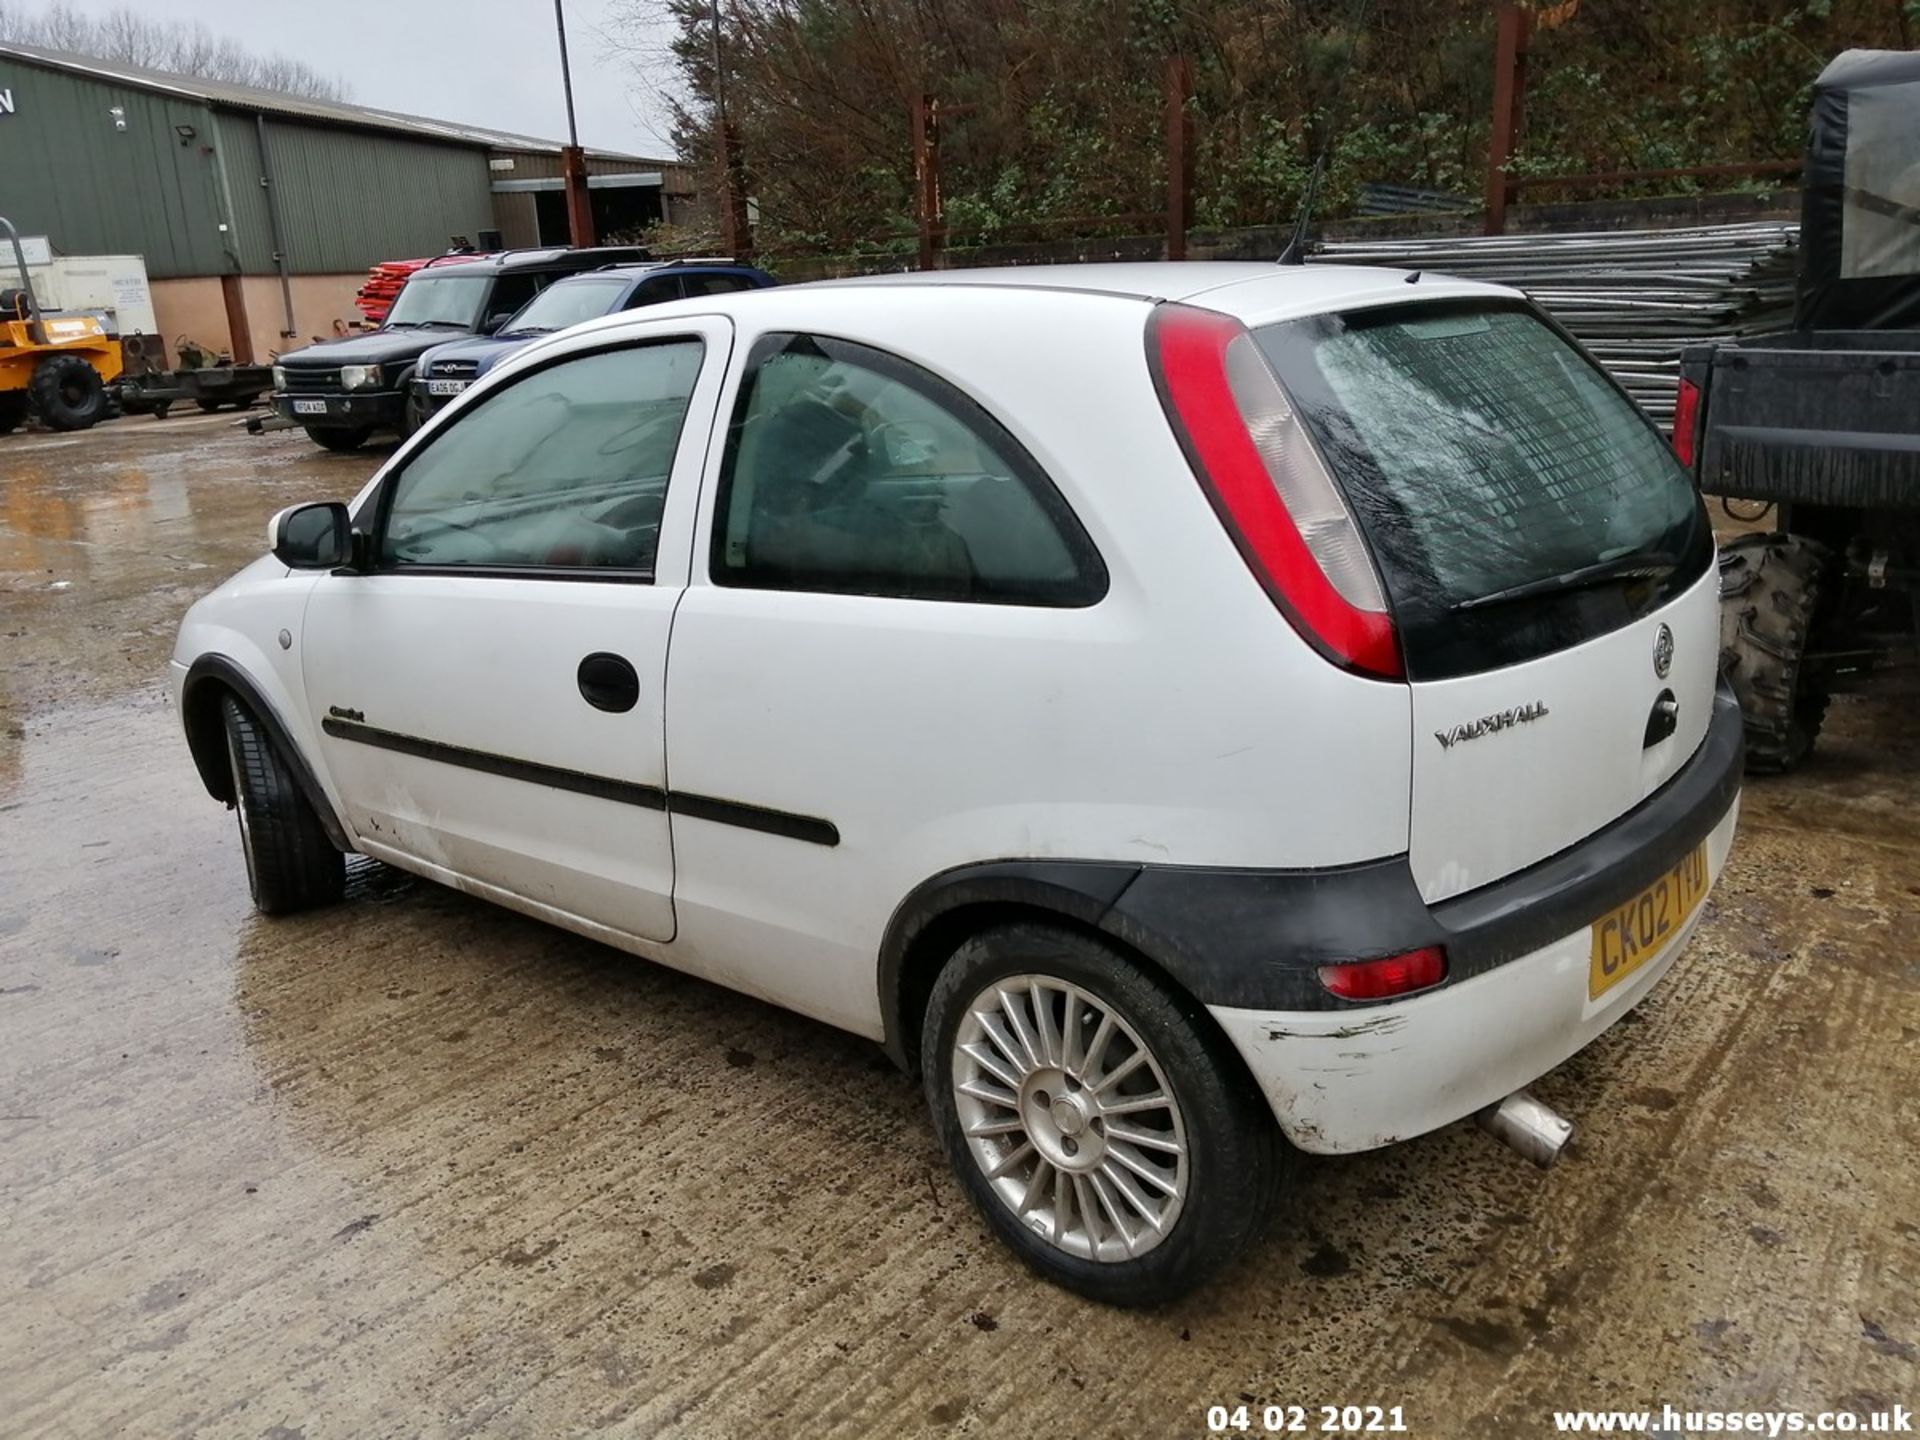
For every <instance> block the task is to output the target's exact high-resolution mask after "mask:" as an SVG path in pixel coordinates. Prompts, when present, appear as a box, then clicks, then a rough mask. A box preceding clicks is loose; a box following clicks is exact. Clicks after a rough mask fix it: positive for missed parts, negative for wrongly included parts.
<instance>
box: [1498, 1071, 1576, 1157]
mask: <svg viewBox="0 0 1920 1440" xmlns="http://www.w3.org/2000/svg"><path fill="white" fill-rule="evenodd" d="M1474 1118H1475V1119H1476V1120H1478V1121H1479V1122H1480V1128H1481V1129H1482V1130H1484V1131H1486V1132H1487V1133H1488V1134H1489V1135H1491V1136H1493V1138H1494V1139H1496V1140H1499V1141H1501V1142H1502V1143H1504V1144H1506V1145H1509V1146H1511V1147H1512V1148H1513V1149H1515V1150H1517V1151H1519V1152H1520V1153H1521V1154H1522V1155H1524V1156H1526V1157H1527V1159H1529V1160H1531V1161H1532V1162H1533V1163H1534V1164H1536V1165H1538V1166H1539V1167H1540V1168H1541V1169H1542V1170H1548V1169H1551V1168H1552V1166H1553V1162H1554V1161H1556V1160H1558V1159H1559V1158H1560V1152H1561V1150H1562V1149H1564V1148H1565V1147H1566V1143H1567V1141H1569V1140H1571V1139H1572V1138H1573V1122H1572V1121H1571V1120H1569V1119H1567V1117H1566V1116H1564V1115H1562V1114H1561V1113H1560V1112H1559V1111H1557V1110H1555V1109H1553V1108H1551V1107H1550V1106H1547V1105H1543V1104H1541V1103H1540V1102H1539V1101H1538V1100H1536V1099H1534V1098H1533V1096H1531V1095H1529V1094H1528V1093H1527V1092H1526V1091H1524V1090H1516V1091H1514V1092H1513V1094H1511V1095H1509V1096H1507V1098H1506V1099H1504V1100H1502V1101H1501V1102H1500V1103H1499V1104H1498V1105H1489V1106H1488V1107H1487V1108H1486V1109H1484V1110H1482V1111H1481V1112H1480V1113H1479V1114H1478V1115H1477V1116H1475V1117H1474Z"/></svg>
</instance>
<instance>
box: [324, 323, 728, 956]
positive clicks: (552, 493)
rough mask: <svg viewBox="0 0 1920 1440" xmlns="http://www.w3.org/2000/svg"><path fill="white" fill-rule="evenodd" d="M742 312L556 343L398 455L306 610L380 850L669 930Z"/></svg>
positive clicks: (356, 807) (355, 795)
mask: <svg viewBox="0 0 1920 1440" xmlns="http://www.w3.org/2000/svg"><path fill="white" fill-rule="evenodd" d="M731 339H732V329H731V326H730V325H729V324H728V322H727V321H725V320H724V319H717V318H713V317H701V318H694V319H687V318H681V319H678V320H674V321H663V322H661V323H659V324H657V325H654V326H645V325H635V326H632V327H629V328H627V329H623V330H622V331H620V332H618V335H617V337H610V336H608V335H606V334H604V333H602V334H596V335H593V336H589V337H585V338H583V339H582V340H577V341H572V342H566V343H562V344H561V345H560V346H558V347H550V348H549V349H548V350H547V351H545V352H544V353H543V354H542V355H541V356H540V357H539V358H537V359H533V360H532V363H530V364H527V365H526V366H525V367H524V368H522V367H520V366H518V365H516V367H515V368H514V370H513V371H512V373H511V375H510V376H509V377H503V383H501V384H499V385H498V386H493V387H490V388H489V390H488V391H487V393H485V394H482V395H476V396H475V397H473V398H472V400H470V401H469V402H468V403H467V404H466V405H464V406H463V407H462V408H461V410H460V411H459V412H458V413H457V414H456V415H454V416H452V417H450V418H449V420H448V421H447V422H446V423H445V424H443V425H441V426H440V427H438V428H436V429H435V430H434V431H432V432H431V433H430V434H429V435H428V436H426V437H425V439H424V441H423V443H422V444H420V445H418V446H416V447H414V448H412V449H410V450H408V451H406V452H404V453H403V454H402V456H401V457H400V459H399V461H398V462H397V463H396V464H395V466H394V467H393V468H392V469H391V470H390V471H389V472H388V473H387V474H386V475H385V476H384V477H382V479H381V482H380V484H379V485H378V486H377V488H376V489H375V490H374V491H373V492H372V493H371V494H370V495H369V497H368V499H367V501H366V502H365V503H364V504H363V506H362V512H361V514H360V515H359V516H357V517H356V519H357V523H358V525H359V527H360V528H364V529H365V530H367V531H368V535H367V539H366V542H365V547H366V555H365V557H364V565H363V567H362V570H361V571H360V572H359V573H338V574H333V575H328V576H325V577H323V578H322V579H321V580H320V581H319V583H318V584H317V585H316V586H315V587H314V592H313V595H312V598H311V599H310V601H309V602H308V606H307V610H306V615H305V621H304V626H303V644H304V661H303V668H304V676H305V681H306V692H307V696H308V703H309V704H310V705H311V706H312V707H313V709H314V711H315V714H314V722H315V728H316V729H318V730H320V731H321V732H322V735H323V739H322V741H321V750H322V756H323V760H324V763H325V764H326V766H327V767H328V769H329V771H330V772H331V775H332V778H333V780H334V782H335V785H336V787H337V790H338V793H339V794H340V796H341V799H342V802H343V805H344V807H345V809H346V816H345V819H346V823H347V825H348V826H349V828H350V829H351V830H352V832H353V834H354V837H355V840H356V843H357V844H358V845H359V846H360V848H361V849H362V850H364V851H365V852H366V853H368V854H370V855H374V856H377V857H379V858H381V859H384V860H389V861H391V862H393V863H395V864H398V865H401V866H402V867H404V868H409V869H413V870H417V871H420V872H423V873H426V874H429V875H431V876H433V877H435V878H438V879H442V880H447V881H450V882H453V883H458V884H462V885H466V886H468V887H470V888H477V889H479V890H481V891H482V893H486V894H488V895H490V896H492V897H493V898H497V899H503V900H507V901H509V902H510V903H516V904H518V905H519V906H520V908H523V909H529V910H532V911H534V912H536V913H540V914H544V915H546V916H547V917H548V918H555V919H561V920H564V921H571V922H574V923H576V926H578V925H579V923H580V922H586V924H587V925H588V926H590V927H605V928H606V929H607V930H610V931H613V932H617V933H618V934H620V935H624V936H632V937H638V938H640V939H643V940H649V941H656V942H664V941H667V940H671V939H672V938H673V935H674V929H675V926H674V914H673V901H672V893H673V849H672V845H671V842H670V838H669V834H668V828H667V818H666V813H665V803H666V772H665V755H664V744H665V734H664V717H663V699H664V695H663V692H664V684H665V669H666V653H667V633H668V629H669V627H670V625H671V623H672V618H673V609H674V605H675V602H676V600H677V598H678V597H679V595H680V593H681V590H682V588H683V587H684V585H685V581H686V573H685V572H686V557H687V549H688V536H689V534H690V532H691V526H692V515H693V511H694V509H695V507H696V504H697V499H698V487H699V479H700V467H701V459H702V455H703V453H704V449H705V446H706V442H707V439H708V436H709V434H710V432H711V428H712V423H713V413H714V405H715V400H716V395H717V391H718V386H719V379H720V375H721V373H722V372H723V371H724V369H725V367H726V363H727V355H728V351H729V349H730V346H731Z"/></svg>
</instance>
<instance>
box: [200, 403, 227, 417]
mask: <svg viewBox="0 0 1920 1440" xmlns="http://www.w3.org/2000/svg"><path fill="white" fill-rule="evenodd" d="M193 403H194V404H196V405H198V406H199V407H200V413H201V414H203V415H211V414H213V413H214V412H215V411H217V410H218V409H219V408H220V407H221V406H222V405H224V404H226V401H224V400H196V401H194V402H193Z"/></svg>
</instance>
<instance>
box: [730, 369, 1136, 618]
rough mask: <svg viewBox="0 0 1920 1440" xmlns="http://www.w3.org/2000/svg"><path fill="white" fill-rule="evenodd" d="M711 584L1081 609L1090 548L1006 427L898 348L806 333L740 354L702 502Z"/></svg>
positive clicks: (1094, 567) (1097, 573) (1093, 558)
mask: <svg viewBox="0 0 1920 1440" xmlns="http://www.w3.org/2000/svg"><path fill="white" fill-rule="evenodd" d="M715 515H716V517H717V518H716V523H715V527H714V551H713V560H712V573H713V578H714V581H715V582H716V583H717V584H721V585H737V586H745V587H750V588H754V589H762V590H819V591H827V592H832V593H836V594H856V595H885V596H896V597H902V598H910V599H924V600H974V601H982V602H987V603H1000V604H1020V605H1090V604H1092V603H1094V602H1095V601H1096V600H1098V599H1099V598H1100V597H1101V596H1102V595H1103V594H1105V592H1106V583H1107V577H1106V571H1105V569H1104V567H1103V566H1102V565H1101V562H1100V557H1099V554H1098V552H1097V551H1096V550H1095V549H1094V547H1093V543H1092V541H1091V540H1089V539H1088V537H1087V534H1086V531H1085V530H1084V529H1082V528H1081V526H1080V524H1079V522H1078V520H1076V519H1075V517H1074V515H1073V513H1072V511H1071V510H1070V509H1068V507H1067V504H1066V502H1065V501H1064V500H1063V499H1062V498H1061V496H1060V493H1059V492H1058V491H1057V490H1056V489H1055V488H1054V487H1053V484H1052V483H1051V482H1050V481H1049V480H1048V479H1047V477H1046V475H1045V474H1044V473H1043V472H1042V471H1041V470H1040V467H1039V466H1038V465H1037V464H1036V463H1035V462H1034V460H1033V459H1032V457H1031V456H1029V455H1028V454H1027V452H1026V451H1025V449H1024V448H1023V447H1022V446H1021V445H1020V444H1019V442H1018V441H1016V440H1015V439H1014V438H1013V436H1012V435H1010V434H1009V433H1008V432H1007V431H1006V429H1005V428H1004V427H1003V426H1001V425H1000V424H999V423H998V422H997V421H995V420H994V419H993V418H992V417H991V416H990V415H988V414H987V412H986V411H985V410H984V409H982V408H981V407H980V406H979V405H978V404H976V403H974V402H973V401H972V400H971V399H969V398H968V397H966V396H965V395H963V394H962V393H961V392H960V391H959V390H957V389H955V388H954V387H953V386H951V385H949V384H947V383H946V382H945V381H943V380H940V379H938V378H937V377H935V376H933V375H931V374H929V373H927V372H926V371H924V370H922V369H920V368H919V367H917V366H914V365H911V364H909V363H907V362H906V361H904V360H901V359H900V358H898V357H897V356H893V355H888V354H886V353H885V352H882V351H879V350H875V349H872V348H870V347H867V346H863V345H855V344H852V343H850V342H847V341H841V340H832V339H826V338H823V337H817V336H806V335H773V336H767V337H765V338H763V339H762V340H761V341H760V343H759V344H758V345H756V347H755V349H754V354H753V355H752V356H751V357H750V358H749V360H748V366H747V374H746V377H745V379H744V380H743V382H742V385H741V392H740V398H739V401H738V403H737V405H736V407H735V412H734V419H733V424H732V428H731V432H730V434H729V437H728V443H727V453H726V459H725V462H724V465H723V468H722V472H721V482H720V490H719V495H718V498H717V500H716V510H715Z"/></svg>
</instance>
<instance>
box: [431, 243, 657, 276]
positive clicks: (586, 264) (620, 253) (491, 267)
mask: <svg viewBox="0 0 1920 1440" xmlns="http://www.w3.org/2000/svg"><path fill="white" fill-rule="evenodd" d="M434 258H435V260H436V262H437V263H436V264H435V265H434V266H433V268H434V269H436V270H439V269H446V270H454V271H465V272H467V273H469V274H473V273H479V272H482V271H484V272H488V273H495V274H497V273H500V272H502V271H507V270H598V269H600V268H602V267H603V266H607V265H614V264H621V263H632V264H641V263H645V262H646V261H647V260H648V256H647V252H646V251H645V250H644V249H642V248H641V247H640V246H638V245H596V246H594V247H592V248H591V249H586V250H574V249H572V248H570V247H568V246H565V245H548V246H544V247H540V248H536V249H527V250H503V251H501V252H500V253H499V254H497V255H475V256H474V257H473V258H472V259H458V258H455V257H452V256H436V257H434ZM653 263H656V264H659V263H664V262H658V261H656V262H653ZM416 273H418V272H416Z"/></svg>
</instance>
